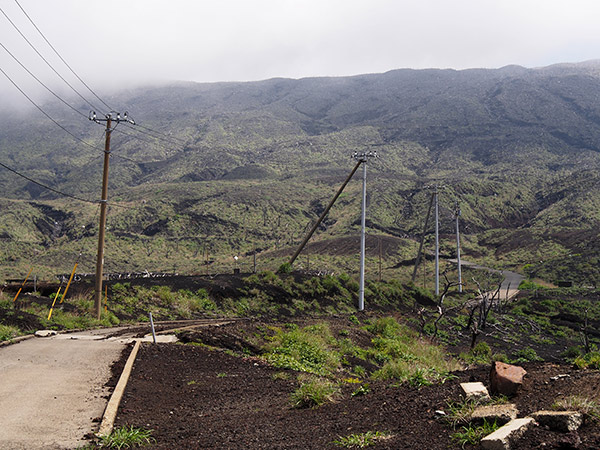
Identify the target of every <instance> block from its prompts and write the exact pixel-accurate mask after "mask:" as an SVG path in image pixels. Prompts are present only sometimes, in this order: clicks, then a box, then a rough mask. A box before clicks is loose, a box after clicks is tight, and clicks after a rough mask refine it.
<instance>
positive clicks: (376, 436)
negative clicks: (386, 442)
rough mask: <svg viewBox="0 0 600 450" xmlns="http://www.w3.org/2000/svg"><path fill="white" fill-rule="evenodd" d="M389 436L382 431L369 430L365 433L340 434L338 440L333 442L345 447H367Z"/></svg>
mask: <svg viewBox="0 0 600 450" xmlns="http://www.w3.org/2000/svg"><path fill="white" fill-rule="evenodd" d="M389 437H390V435H389V434H387V433H382V432H380V431H367V432H365V433H357V434H350V435H348V436H340V438H339V439H338V440H337V441H333V444H335V445H337V446H339V447H345V448H365V447H369V446H371V445H375V444H376V443H377V441H378V440H381V439H388V438H389Z"/></svg>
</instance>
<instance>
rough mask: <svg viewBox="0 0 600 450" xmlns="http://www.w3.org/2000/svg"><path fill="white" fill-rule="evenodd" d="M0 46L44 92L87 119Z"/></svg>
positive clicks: (0, 44)
mask: <svg viewBox="0 0 600 450" xmlns="http://www.w3.org/2000/svg"><path fill="white" fill-rule="evenodd" d="M0 46H1V47H2V48H3V49H4V51H5V52H6V53H8V54H9V55H10V56H11V57H12V59H14V60H15V61H16V62H17V63H18V64H19V65H20V66H21V67H22V68H23V70H25V71H26V72H27V73H28V74H29V75H31V76H32V77H33V79H34V80H35V81H37V82H38V83H40V84H41V85H42V86H44V87H45V88H46V90H47V91H48V92H50V93H51V94H52V95H54V96H55V97H56V98H57V99H59V100H60V101H61V102H63V103H64V104H65V105H67V106H68V107H69V108H71V109H72V110H73V111H75V112H76V113H77V114H79V115H81V116H83V117H87V116H86V115H85V114H84V113H82V112H81V111H79V110H78V109H77V108H74V107H73V106H71V105H70V104H69V103H67V102H66V101H65V100H64V99H62V98H61V97H60V96H59V95H58V94H57V93H56V92H54V91H53V90H52V89H50V88H49V87H48V86H46V85H45V84H44V83H43V82H42V81H41V80H40V79H39V78H38V77H36V76H35V75H34V74H33V73H32V72H31V71H30V70H29V69H28V68H27V67H25V65H24V64H23V63H22V62H21V61H19V59H18V58H17V57H16V56H15V55H13V54H12V53H11V52H10V50H8V49H7V48H6V46H5V45H4V44H3V43H1V42H0Z"/></svg>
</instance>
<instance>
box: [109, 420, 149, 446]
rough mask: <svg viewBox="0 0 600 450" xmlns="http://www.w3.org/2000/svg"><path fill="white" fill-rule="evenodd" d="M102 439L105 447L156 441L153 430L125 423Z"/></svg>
mask: <svg viewBox="0 0 600 450" xmlns="http://www.w3.org/2000/svg"><path fill="white" fill-rule="evenodd" d="M100 441H101V443H102V446H103V447H108V448H116V449H121V448H132V447H138V446H140V447H141V446H144V445H148V444H151V443H152V442H154V438H153V437H152V430H145V429H143V428H134V427H133V426H129V427H128V426H127V425H125V426H122V427H120V428H116V429H114V430H113V432H112V433H110V434H109V435H108V436H102V437H101V438H100Z"/></svg>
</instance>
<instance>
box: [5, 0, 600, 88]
mask: <svg viewBox="0 0 600 450" xmlns="http://www.w3.org/2000/svg"><path fill="white" fill-rule="evenodd" d="M18 1H19V3H20V5H21V6H22V7H23V9H25V11H27V13H28V14H29V15H30V17H31V18H32V19H33V21H34V22H35V23H36V25H37V26H38V27H39V28H40V29H41V30H42V32H43V33H44V34H45V35H46V37H47V38H48V39H49V41H50V42H51V43H52V44H53V45H54V46H55V48H56V49H57V50H58V51H59V52H60V53H61V55H62V56H63V57H64V58H65V60H66V61H67V62H68V63H69V64H70V65H71V66H72V67H73V68H74V69H75V71H76V72H77V73H78V74H79V75H81V76H82V77H83V78H84V80H86V81H87V82H88V83H90V84H93V85H95V86H101V87H104V86H105V85H107V84H108V85H113V86H127V85H130V83H135V82H147V81H153V80H193V81H233V80H236V81H238V80H243V81H246V80H260V79H267V78H272V77H290V78H301V77H307V76H340V75H354V74H361V73H377V72H385V71H388V70H392V69H398V68H415V69H420V68H430V67H435V68H455V69H464V68H473V67H486V68H497V67H502V66H504V65H508V64H519V65H523V66H526V67H538V66H545V65H550V64H554V63H559V62H579V61H584V60H589V59H596V58H600V27H599V26H598V18H599V17H600V2H598V1H597V0H569V1H567V0H562V1H557V0H452V1H451V0H410V1H409V0H395V1H394V0H210V1H208V0H160V1H159V0H119V1H115V0H103V1H99V2H89V1H82V0H52V1H48V0H18ZM0 7H1V8H2V10H3V11H4V12H5V13H6V14H7V15H8V16H9V17H10V18H11V19H12V20H13V21H14V23H15V24H16V25H17V26H18V27H19V29H20V30H21V31H22V32H23V33H24V34H25V35H26V36H27V37H28V38H29V39H30V40H31V41H32V43H33V44H34V45H35V47H36V48H37V49H38V50H39V51H40V52H41V53H42V54H43V55H44V56H46V57H47V58H48V60H49V61H50V62H52V64H53V65H55V67H56V68H57V69H59V70H60V71H61V73H65V74H68V72H64V71H63V69H62V67H63V66H61V64H60V63H59V62H58V61H57V58H56V57H55V56H54V55H53V53H52V51H51V50H50V49H49V48H48V47H47V45H46V44H45V43H44V42H43V40H42V39H41V37H40V36H39V35H38V34H37V32H36V31H35V29H34V28H33V27H32V25H31V23H29V21H28V20H27V18H26V17H25V16H24V15H23V13H22V12H21V10H20V9H19V7H18V5H17V3H16V2H15V0H0ZM0 42H1V43H2V44H4V45H5V46H6V47H7V48H8V49H9V50H10V51H11V52H13V53H14V54H15V56H17V57H18V59H19V60H20V61H21V62H22V63H24V64H25V65H26V66H27V67H28V68H29V69H30V70H31V71H32V72H34V73H36V74H37V75H38V76H39V77H40V78H41V79H43V80H44V81H45V82H47V83H49V84H54V81H53V80H55V79H56V76H55V75H54V74H53V73H51V72H50V71H49V70H47V68H46V67H45V64H44V63H43V62H42V61H41V60H40V59H39V57H37V55H35V53H33V50H31V48H29V47H28V45H27V44H26V43H25V42H24V40H23V39H22V38H21V36H19V34H18V33H17V32H16V31H15V30H14V28H13V27H12V26H11V25H10V23H9V22H8V21H7V19H6V18H5V17H4V15H1V14H0ZM0 55H1V56H0V67H1V68H2V69H3V70H5V71H6V72H7V73H8V74H9V75H10V76H11V77H12V78H13V79H14V80H15V81H16V82H18V83H21V86H23V87H24V88H25V89H27V90H28V92H31V93H32V95H35V92H36V89H37V88H35V87H34V84H35V82H28V81H27V79H29V78H30V77H29V75H27V74H26V73H25V72H24V71H23V69H21V68H20V67H18V66H17V65H16V64H15V63H14V62H13V61H12V60H11V58H10V57H9V56H8V55H7V53H6V52H5V51H4V49H2V48H0ZM65 76H67V77H68V79H69V80H71V79H72V76H68V75H65ZM7 88H10V90H12V91H14V92H16V89H15V88H14V86H12V85H10V84H8V82H7V81H6V79H5V77H4V75H2V74H1V73H0V89H2V90H3V91H4V92H6V89H7Z"/></svg>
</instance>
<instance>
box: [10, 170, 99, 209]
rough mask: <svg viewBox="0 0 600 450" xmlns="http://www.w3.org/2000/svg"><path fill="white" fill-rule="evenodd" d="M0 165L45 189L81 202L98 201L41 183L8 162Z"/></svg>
mask: <svg viewBox="0 0 600 450" xmlns="http://www.w3.org/2000/svg"><path fill="white" fill-rule="evenodd" d="M0 166H2V167H4V168H5V169H6V170H8V171H10V172H12V173H14V174H15V175H18V176H20V177H21V178H24V179H26V180H27V181H30V182H32V183H34V184H37V185H38V186H40V187H42V188H44V189H47V190H49V191H52V192H54V193H56V194H59V195H62V196H63V197H69V198H72V199H74V200H79V201H81V202H86V203H94V204H96V203H98V202H97V201H94V200H89V199H87V198H82V197H78V196H76V195H72V194H67V193H66V192H62V191H59V190H58V189H54V188H52V187H50V186H48V185H46V184H43V183H40V182H39V181H36V180H34V179H33V178H30V177H28V176H27V175H24V174H22V173H21V172H18V171H17V170H15V169H13V168H11V167H8V166H7V165H6V164H3V163H1V162H0Z"/></svg>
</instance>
